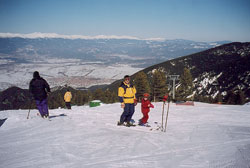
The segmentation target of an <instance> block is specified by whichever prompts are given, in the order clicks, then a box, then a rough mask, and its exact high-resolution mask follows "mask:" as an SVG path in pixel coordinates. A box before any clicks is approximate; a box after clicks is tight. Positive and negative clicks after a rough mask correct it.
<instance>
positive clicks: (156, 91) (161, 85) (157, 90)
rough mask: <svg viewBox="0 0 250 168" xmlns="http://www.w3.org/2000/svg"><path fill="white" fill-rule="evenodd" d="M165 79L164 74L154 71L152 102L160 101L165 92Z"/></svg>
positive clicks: (166, 90)
mask: <svg viewBox="0 0 250 168" xmlns="http://www.w3.org/2000/svg"><path fill="white" fill-rule="evenodd" d="M166 83H167V78H166V76H165V74H164V73H163V72H161V71H158V70H155V71H154V72H153V82H152V91H153V96H154V100H156V101H158V100H160V99H161V98H162V97H163V96H164V95H165V94H166V93H167V92H168V87H167V84H166Z"/></svg>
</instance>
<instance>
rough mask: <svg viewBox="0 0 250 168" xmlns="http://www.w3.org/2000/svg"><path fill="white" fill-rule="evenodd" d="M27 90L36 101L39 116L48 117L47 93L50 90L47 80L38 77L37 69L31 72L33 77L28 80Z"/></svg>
mask: <svg viewBox="0 0 250 168" xmlns="http://www.w3.org/2000/svg"><path fill="white" fill-rule="evenodd" d="M29 91H30V92H31V94H32V95H33V97H34V99H35V101H36V106H37V109H38V110H39V113H40V115H41V117H42V118H47V117H49V110H48V99H47V97H48V96H47V94H48V92H50V87H49V84H48V83H47V81H46V80H45V79H43V78H42V77H40V75H39V72H38V71H35V72H34V73H33V79H32V80H31V81H30V84H29Z"/></svg>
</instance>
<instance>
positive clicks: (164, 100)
mask: <svg viewBox="0 0 250 168" xmlns="http://www.w3.org/2000/svg"><path fill="white" fill-rule="evenodd" d="M167 99H168V94H165V96H163V108H162V121H161V131H164V127H163V125H164V123H163V122H164V106H165V103H166V101H167Z"/></svg>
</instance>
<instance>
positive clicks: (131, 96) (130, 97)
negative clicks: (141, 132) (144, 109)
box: [118, 75, 137, 127]
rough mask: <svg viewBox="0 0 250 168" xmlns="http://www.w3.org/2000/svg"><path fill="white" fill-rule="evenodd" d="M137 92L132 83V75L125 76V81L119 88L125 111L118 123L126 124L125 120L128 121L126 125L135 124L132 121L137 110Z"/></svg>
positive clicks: (119, 95)
mask: <svg viewBox="0 0 250 168" xmlns="http://www.w3.org/2000/svg"><path fill="white" fill-rule="evenodd" d="M135 94H136V89H135V87H134V86H133V85H132V84H131V83H130V76H129V75H126V76H124V81H123V82H122V83H121V85H120V87H119V88H118V97H119V100H120V102H121V108H123V113H122V115H121V117H120V121H119V122H118V125H124V122H126V126H128V127H130V126H134V125H133V124H132V123H131V122H130V121H131V118H132V116H133V114H134V112H135V106H136V104H137V100H136V97H135Z"/></svg>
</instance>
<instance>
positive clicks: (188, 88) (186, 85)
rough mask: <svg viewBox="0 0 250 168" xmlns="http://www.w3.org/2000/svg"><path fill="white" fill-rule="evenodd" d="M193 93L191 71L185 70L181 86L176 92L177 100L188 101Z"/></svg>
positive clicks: (181, 78)
mask: <svg viewBox="0 0 250 168" xmlns="http://www.w3.org/2000/svg"><path fill="white" fill-rule="evenodd" d="M192 91H193V78H192V74H191V72H190V70H189V69H187V68H184V70H183V74H182V75H181V77H180V86H179V87H178V89H177V92H176V98H177V100H187V99H188V98H187V97H188V96H189V95H191V94H192Z"/></svg>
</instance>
